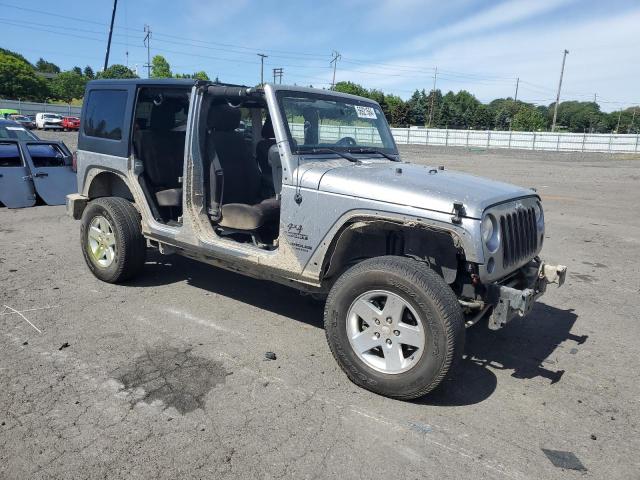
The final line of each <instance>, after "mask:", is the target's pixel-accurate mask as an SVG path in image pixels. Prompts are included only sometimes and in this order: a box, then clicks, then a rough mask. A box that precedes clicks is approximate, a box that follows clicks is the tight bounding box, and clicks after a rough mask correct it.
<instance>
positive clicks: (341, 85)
mask: <svg viewBox="0 0 640 480" xmlns="http://www.w3.org/2000/svg"><path fill="white" fill-rule="evenodd" d="M333 89H334V90H335V91H336V92H341V93H349V94H351V95H358V96H360V97H366V96H367V94H368V93H369V92H368V91H367V89H366V88H364V87H363V86H362V85H358V84H357V83H353V82H338V83H336V85H335V87H334V88H333Z"/></svg>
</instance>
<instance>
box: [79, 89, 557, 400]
mask: <svg viewBox="0 0 640 480" xmlns="http://www.w3.org/2000/svg"><path fill="white" fill-rule="evenodd" d="M82 122H83V124H82V126H81V129H80V132H79V138H78V151H77V159H76V161H77V174H78V192H79V193H77V194H73V195H69V196H68V201H67V207H68V212H69V214H70V215H72V216H73V218H75V219H81V220H82V224H81V244H82V252H83V255H84V258H85V260H86V263H87V265H88V267H89V269H90V270H91V271H92V272H93V274H94V275H95V276H96V277H98V278H99V279H101V280H103V281H105V282H122V281H125V280H127V279H129V278H131V277H133V276H134V275H137V274H138V273H140V271H141V270H142V268H143V265H144V262H145V252H146V250H147V248H156V249H158V250H159V251H160V253H162V254H179V255H185V256H187V257H190V258H194V259H197V260H200V261H203V262H207V263H210V264H212V265H215V266H217V267H222V268H226V269H230V270H233V271H236V272H241V273H243V274H246V275H250V276H252V277H257V278H260V279H264V280H270V281H275V282H280V283H283V284H286V285H290V286H291V287H294V288H296V289H299V290H301V291H303V292H306V293H309V294H312V295H314V296H315V297H317V298H322V299H326V300H325V301H326V303H325V311H324V322H325V329H326V337H327V340H328V343H329V346H330V348H331V351H332V353H333V355H334V357H335V359H336V360H337V362H338V363H339V364H340V366H341V367H342V369H343V370H344V372H345V373H346V374H347V375H348V377H349V378H350V379H351V380H352V381H353V382H355V383H356V384H358V385H360V386H362V387H364V388H367V389H369V390H372V391H374V392H377V393H379V394H382V395H387V396H390V397H395V398H402V399H410V398H415V397H419V396H421V395H424V394H426V393H427V392H429V391H431V390H433V389H434V388H435V387H436V386H437V385H438V384H439V383H441V382H442V381H443V380H444V379H445V378H446V377H447V375H449V374H450V373H451V372H452V370H453V367H454V366H455V364H456V362H457V360H458V359H459V358H461V356H462V353H463V348H464V338H465V328H466V327H469V326H471V325H473V324H475V323H476V322H478V321H479V320H481V319H483V318H486V319H488V325H489V328H492V329H497V328H500V327H502V326H503V325H505V324H506V323H507V322H508V321H509V320H510V319H511V318H513V317H514V316H516V315H519V316H523V315H525V314H527V313H528V312H529V311H530V310H531V308H532V306H533V303H534V302H535V300H536V299H537V298H538V297H540V295H542V294H543V293H544V291H545V288H546V286H547V284H548V283H551V282H555V283H558V284H559V285H561V284H562V283H563V281H564V278H565V273H566V267H564V266H551V265H547V264H545V263H544V262H543V261H542V260H541V259H540V258H539V257H538V254H539V253H540V250H541V248H542V243H543V239H544V229H545V226H544V215H543V211H542V206H541V204H540V198H539V196H538V195H537V194H536V193H535V192H534V191H532V190H527V189H523V188H520V187H516V186H513V185H507V184H504V183H499V182H494V181H490V180H484V179H481V178H477V177H473V176H470V175H466V174H462V173H456V172H450V171H446V170H444V168H443V167H439V168H434V167H428V166H422V165H412V164H408V163H405V162H402V161H401V158H400V155H399V153H398V149H397V146H396V144H395V142H394V139H393V136H392V134H391V131H390V129H389V126H388V124H387V121H386V120H385V117H384V114H383V113H382V110H381V108H380V106H379V105H378V104H377V103H375V102H373V101H371V100H368V99H365V98H360V97H356V96H352V95H346V94H341V93H336V92H332V91H325V90H315V89H310V88H300V87H288V86H282V85H269V84H267V85H264V87H263V88H247V87H244V86H233V85H222V84H217V83H211V82H202V81H194V80H137V79H136V80H99V81H93V82H89V84H88V85H87V91H86V95H85V103H84V106H83V111H82ZM213 274H215V273H213Z"/></svg>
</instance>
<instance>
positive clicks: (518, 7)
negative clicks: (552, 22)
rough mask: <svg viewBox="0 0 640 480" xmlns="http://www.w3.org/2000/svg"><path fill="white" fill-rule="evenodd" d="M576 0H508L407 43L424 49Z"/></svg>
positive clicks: (414, 47) (514, 22)
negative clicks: (439, 42) (436, 43)
mask: <svg viewBox="0 0 640 480" xmlns="http://www.w3.org/2000/svg"><path fill="white" fill-rule="evenodd" d="M574 1H576V0H536V1H532V0H511V1H506V2H503V3H501V4H499V5H496V6H495V7H492V8H490V9H488V10H484V11H481V12H480V13H477V14H475V15H472V16H470V17H468V18H465V19H463V20H460V21H459V22H456V23H453V24H452V25H448V26H446V27H442V28H440V29H437V30H434V31H433V32H428V33H424V34H421V35H418V36H416V37H414V38H413V39H412V40H411V41H410V42H409V45H408V47H409V48H413V49H423V48H428V47H431V46H433V44H434V43H435V42H438V41H443V40H446V39H448V38H456V37H461V36H468V35H473V34H477V33H482V32H485V31H487V30H491V29H495V28H497V27H504V26H509V25H513V24H516V23H518V22H522V21H524V20H528V19H530V18H533V17H536V16H539V15H542V14H544V13H548V12H550V11H552V10H555V9H557V8H559V7H562V6H564V5H567V4H569V3H572V2H574Z"/></svg>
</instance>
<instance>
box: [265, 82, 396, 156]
mask: <svg viewBox="0 0 640 480" xmlns="http://www.w3.org/2000/svg"><path fill="white" fill-rule="evenodd" d="M277 95H278V102H279V104H280V109H281V111H282V115H283V117H284V118H285V124H286V126H287V135H288V136H289V141H290V143H291V150H292V152H293V153H313V151H314V150H318V151H322V149H332V150H337V151H343V152H353V153H358V152H359V151H360V150H362V151H367V152H369V153H371V152H370V150H377V151H380V152H382V153H386V154H396V153H397V150H396V145H395V143H394V141H393V137H392V135H391V131H390V130H389V126H388V124H387V121H386V119H385V117H384V114H383V113H382V111H381V110H380V107H379V106H378V105H377V104H375V103H372V102H368V101H366V100H355V99H354V100H352V99H350V98H343V97H340V96H337V95H331V94H322V93H310V92H295V91H285V90H281V91H278V92H277ZM324 153H326V150H325V151H324Z"/></svg>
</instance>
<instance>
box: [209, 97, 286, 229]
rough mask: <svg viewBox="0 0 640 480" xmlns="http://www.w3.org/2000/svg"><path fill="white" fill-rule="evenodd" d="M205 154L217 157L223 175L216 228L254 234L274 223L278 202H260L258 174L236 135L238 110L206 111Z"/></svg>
mask: <svg viewBox="0 0 640 480" xmlns="http://www.w3.org/2000/svg"><path fill="white" fill-rule="evenodd" d="M207 125H208V127H209V129H210V135H209V140H210V142H212V143H213V145H210V148H209V152H213V151H214V150H213V149H215V153H216V154H217V155H218V161H219V162H220V166H221V167H222V173H223V191H222V208H221V215H222V218H221V219H220V221H219V222H218V225H220V226H221V227H225V228H228V229H231V230H244V231H254V230H257V229H259V228H260V227H261V226H263V225H264V224H265V223H267V222H269V221H272V220H277V218H278V216H279V214H280V201H279V200H277V199H275V198H268V199H266V200H262V201H261V196H260V184H261V175H260V170H259V169H258V164H257V163H256V161H255V160H254V158H253V155H252V154H251V151H250V150H249V148H248V146H247V144H246V142H245V140H244V137H243V135H242V134H241V133H239V132H236V131H235V130H236V128H238V126H239V125H240V109H238V108H233V107H230V106H229V105H227V104H223V105H213V106H212V107H211V108H210V109H209V113H208V118H207Z"/></svg>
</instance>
